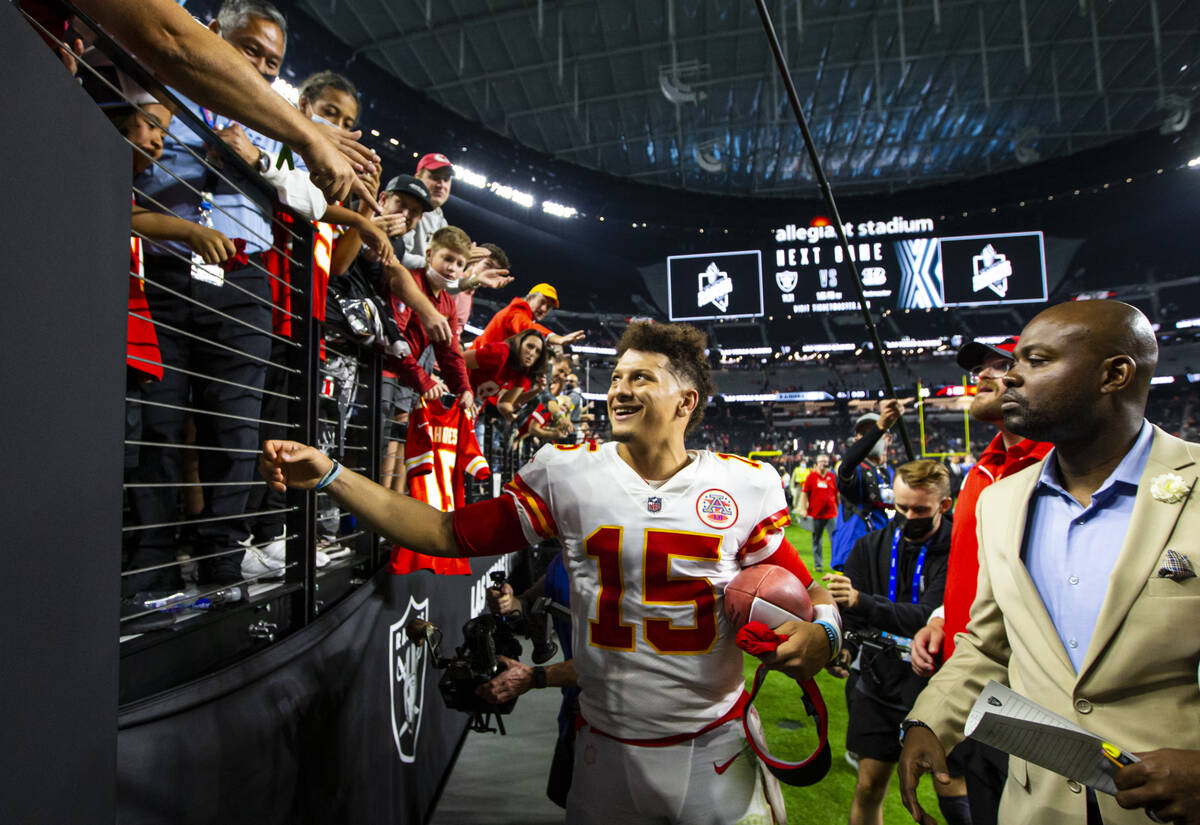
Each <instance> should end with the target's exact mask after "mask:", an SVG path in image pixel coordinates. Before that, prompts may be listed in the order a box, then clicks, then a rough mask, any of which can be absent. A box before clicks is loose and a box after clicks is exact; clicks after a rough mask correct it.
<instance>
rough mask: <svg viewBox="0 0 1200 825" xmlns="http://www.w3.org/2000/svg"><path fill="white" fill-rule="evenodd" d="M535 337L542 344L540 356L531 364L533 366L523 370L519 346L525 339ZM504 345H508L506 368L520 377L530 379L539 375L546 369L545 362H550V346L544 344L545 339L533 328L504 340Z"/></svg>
mask: <svg viewBox="0 0 1200 825" xmlns="http://www.w3.org/2000/svg"><path fill="white" fill-rule="evenodd" d="M534 336H536V337H537V338H538V339H539V340H541V342H542V354H541V355H539V356H538V359H537V360H536V361H534V362H533V366H531V367H530V368H529V369H525V368H524V367H522V366H521V345H522V344H524V343H525V339H526V338H530V337H534ZM504 343H506V344H508V362H507V364H508V368H509V369H511V370H513V371H515V372H519V373H521V374H522V375H525V376H528V377H530V378H532V377H533V376H535V375H540V374H541V373H542V372H544V371H545V369H546V362H547V361H549V360H550V345H549V344H547V343H546V339H544V338H542V334H541V333H540V332H538V331H537V330H536V329H534V328H533V327H530V328H529V329H525V330H521V331H520V332H518V333H517V334H516V335H510V336H508V337H507V338H505V339H504Z"/></svg>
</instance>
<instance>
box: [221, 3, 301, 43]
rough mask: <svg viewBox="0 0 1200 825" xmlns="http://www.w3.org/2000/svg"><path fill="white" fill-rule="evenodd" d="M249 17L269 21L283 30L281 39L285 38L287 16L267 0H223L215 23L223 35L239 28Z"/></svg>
mask: <svg viewBox="0 0 1200 825" xmlns="http://www.w3.org/2000/svg"><path fill="white" fill-rule="evenodd" d="M251 17H257V18H260V19H262V20H269V21H271V22H272V23H274V24H275V25H276V26H278V27H279V30H280V31H281V32H283V39H284V40H285V41H286V40H287V33H288V28H287V18H286V17H284V16H283V12H281V11H280V10H279V9H277V8H275V6H274V5H273V4H271V3H268V2H267V0H225V2H224V3H222V4H221V9H220V11H218V12H217V25H218V26H220V28H221V36H222V37H225V36H227V35H229V34H230V33H231V32H233V31H234V30H236V29H240V28H241V27H242V26H244V25H246V22H247V21H248V20H249V19H250V18H251Z"/></svg>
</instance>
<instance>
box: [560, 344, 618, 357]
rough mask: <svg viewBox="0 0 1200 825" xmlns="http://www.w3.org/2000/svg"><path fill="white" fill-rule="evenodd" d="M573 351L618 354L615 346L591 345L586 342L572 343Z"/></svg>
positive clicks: (589, 353) (593, 353)
mask: <svg viewBox="0 0 1200 825" xmlns="http://www.w3.org/2000/svg"><path fill="white" fill-rule="evenodd" d="M571 352H582V353H586V354H588V355H616V354H617V350H616V348H615V347H590V346H587V345H586V344H571Z"/></svg>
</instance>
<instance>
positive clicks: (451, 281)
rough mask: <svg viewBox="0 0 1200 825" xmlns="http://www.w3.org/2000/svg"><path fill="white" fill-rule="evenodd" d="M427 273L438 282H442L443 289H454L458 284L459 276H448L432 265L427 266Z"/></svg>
mask: <svg viewBox="0 0 1200 825" xmlns="http://www.w3.org/2000/svg"><path fill="white" fill-rule="evenodd" d="M425 274H426V275H428V276H429V277H430V278H432V279H433V280H434V281H435V282H436V283H439V284H441V285H442V289H452V288H453V287H454V286H456V285H457V284H458V278H447V277H445V276H444V275H442V274H441V273H440V272H438V271H437V270H436V269H434V268H433V267H432V266H431V267H427V268H426V270H425Z"/></svg>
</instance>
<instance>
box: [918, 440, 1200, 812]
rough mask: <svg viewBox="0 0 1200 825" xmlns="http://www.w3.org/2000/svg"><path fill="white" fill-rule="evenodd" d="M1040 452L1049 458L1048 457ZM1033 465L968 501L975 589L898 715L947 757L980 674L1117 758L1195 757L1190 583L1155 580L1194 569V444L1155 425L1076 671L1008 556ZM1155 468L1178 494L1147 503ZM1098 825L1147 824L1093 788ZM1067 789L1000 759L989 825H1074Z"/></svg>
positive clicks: (1198, 541)
mask: <svg viewBox="0 0 1200 825" xmlns="http://www.w3.org/2000/svg"><path fill="white" fill-rule="evenodd" d="M1052 455H1053V454H1052ZM1043 464H1044V461H1043V462H1039V463H1037V464H1035V465H1033V466H1032V467H1028V468H1026V469H1025V470H1022V471H1021V472H1019V473H1016V474H1014V475H1012V476H1009V477H1008V478H1006V479H1003V480H1001V481H999V482H997V483H996V484H994V485H992V486H991V487H990V488H988V489H987V490H985V491H984V493H983V495H982V496H981V497H980V499H979V509H978V511H977V512H978V515H979V586H978V592H977V593H976V597H975V602H974V603H973V604H972V606H971V621H970V623H969V624H968V626H967V630H966V632H965V633H960V634H958V636H957V638H956V642H955V643H956V645H957V647H956V648H955V652H954V655H953V656H952V657H950V661H949V662H947V663H946V665H945V666H944V667H943V668H942V669H941V670H940V671H939V672H938V673H937V674H936V675H935V676H934V677H933V679H931V680H930V682H929V684H928V685H927V686H926V688H925V690H924V691H923V692H922V693H921V696H920V697H919V698H918V700H917V703H916V705H915V706H914V707H913V710H912V713H911V714H910V716H911V718H913V719H919V720H921V721H922V722H924V723H925V724H927V725H929V726H930V727H931V728H932V729H933V730H934V732H935V733H936V734H937V735H938V738H939V739H940V740H941V742H942V745H943V746H944V747H945V748H946V750H947V751H948V750H949V749H950V748H952V747H953V746H954V745H955V744H957V743H958V742H959V741H960V740H961V739H962V738H963V733H962V730H963V725H964V724H965V723H966V719H967V713H968V712H969V710H970V708H971V705H972V704H973V703H974V701H975V698H976V697H977V696H978V695H979V692H980V690H982V688H983V686H984V685H985V684H986V683H987V682H988V680H989V679H995V680H996V681H998V682H1001V683H1003V684H1006V685H1009V686H1010V687H1012V689H1013V690H1015V691H1017V692H1018V693H1021V694H1023V695H1025V696H1028V697H1029V698H1030V699H1033V700H1034V701H1036V702H1038V703H1040V704H1042V705H1044V706H1045V707H1047V708H1049V709H1050V710H1052V711H1053V712H1055V713H1057V714H1059V715H1061V716H1064V717H1066V718H1067V719H1070V720H1071V721H1073V722H1075V723H1076V724H1078V725H1079V726H1081V727H1083V728H1086V729H1087V730H1090V731H1092V732H1093V733H1095V734H1096V735H1098V736H1100V737H1101V738H1103V739H1105V740H1107V741H1111V742H1113V743H1114V744H1116V745H1118V746H1120V747H1123V748H1126V749H1128V750H1131V751H1134V752H1137V751H1147V750H1154V749H1156V748H1166V747H1173V748H1188V749H1196V750H1200V687H1198V686H1197V666H1198V665H1200V578H1189V579H1185V580H1183V581H1173V580H1171V579H1169V578H1160V577H1159V576H1158V570H1159V568H1160V567H1161V566H1162V564H1163V561H1164V559H1165V557H1166V553H1167V550H1175V551H1176V552H1179V553H1182V554H1184V555H1185V556H1187V557H1188V559H1189V560H1190V561H1191V564H1192V566H1193V567H1194V568H1195V570H1196V572H1197V574H1200V492H1197V491H1196V478H1197V474H1198V473H1200V444H1193V443H1189V442H1186V441H1182V440H1180V439H1178V438H1175V437H1174V436H1171V435H1168V434H1167V433H1165V432H1163V431H1162V430H1160V429H1159V428H1157V427H1155V428H1154V442H1153V444H1152V446H1151V449H1150V457H1149V460H1148V461H1147V463H1146V470H1145V472H1144V474H1143V475H1142V478H1141V482H1140V484H1139V486H1138V493H1137V498H1136V500H1135V502H1134V507H1133V514H1132V516H1131V518H1130V521H1129V529H1128V532H1127V533H1126V535H1125V539H1124V543H1123V544H1122V547H1121V551H1120V555H1119V556H1118V558H1117V563H1116V566H1115V568H1114V569H1113V573H1112V576H1111V578H1110V580H1109V586H1108V592H1107V593H1106V594H1105V598H1104V605H1103V608H1102V610H1101V613H1100V619H1099V620H1098V622H1097V624H1096V630H1095V633H1094V634H1093V636H1092V640H1091V644H1090V645H1089V647H1088V650H1087V654H1086V658H1085V659H1084V662H1083V666H1082V668H1081V670H1080V672H1079V673H1076V672H1075V669H1074V667H1072V665H1071V660H1070V659H1069V658H1068V657H1067V652H1066V650H1065V649H1064V648H1063V644H1062V641H1061V640H1060V639H1059V636H1058V633H1057V632H1056V631H1055V629H1054V624H1053V622H1051V620H1050V615H1049V614H1048V613H1047V612H1046V608H1045V606H1044V605H1043V603H1042V600H1041V597H1040V596H1039V595H1038V591H1037V588H1036V587H1035V586H1034V583H1033V580H1032V579H1031V578H1030V576H1029V573H1028V571H1027V570H1026V568H1025V564H1024V562H1023V561H1022V559H1021V544H1022V541H1023V537H1024V533H1025V526H1026V522H1027V517H1028V510H1029V501H1030V499H1031V498H1032V496H1033V492H1034V488H1035V487H1036V485H1037V481H1038V477H1039V475H1040V474H1041V472H1042V466H1043ZM1163 473H1174V474H1176V475H1178V476H1181V477H1182V478H1183V480H1184V483H1185V484H1186V485H1187V486H1188V495H1187V497H1186V498H1185V499H1184V500H1183V501H1181V502H1178V503H1175V504H1167V503H1164V502H1162V501H1158V500H1157V499H1155V498H1154V497H1153V496H1152V495H1151V494H1150V485H1151V480H1152V479H1154V478H1155V477H1157V476H1159V475H1162V474H1163ZM1097 797H1098V798H1099V804H1100V810H1101V815H1102V816H1103V819H1104V823H1105V825H1122V824H1123V823H1127V824H1128V825H1146V823H1147V822H1149V820H1148V819H1147V818H1146V815H1145V813H1144V812H1143V811H1140V810H1135V811H1126V810H1123V809H1122V808H1120V807H1119V806H1118V805H1117V804H1116V801H1115V800H1114V799H1113V797H1111V796H1109V795H1107V794H1104V793H1098V794H1097ZM1085 804H1086V803H1085V800H1084V794H1083V793H1082V788H1080V786H1079V785H1078V784H1077V783H1074V782H1068V780H1067V779H1066V778H1065V777H1063V776H1060V775H1059V774H1055V773H1051V772H1050V771H1047V770H1045V769H1044V768H1039V767H1038V766H1036V765H1032V764H1029V763H1027V762H1025V761H1024V760H1022V759H1017V758H1011V759H1010V760H1009V772H1008V782H1007V784H1006V785H1005V788H1004V795H1003V797H1002V800H1001V803H1000V823H1002V825H1018V823H1020V825H1026V823H1032V824H1033V825H1038V823H1045V825H1064V823H1075V822H1079V823H1082V822H1084V821H1085Z"/></svg>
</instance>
